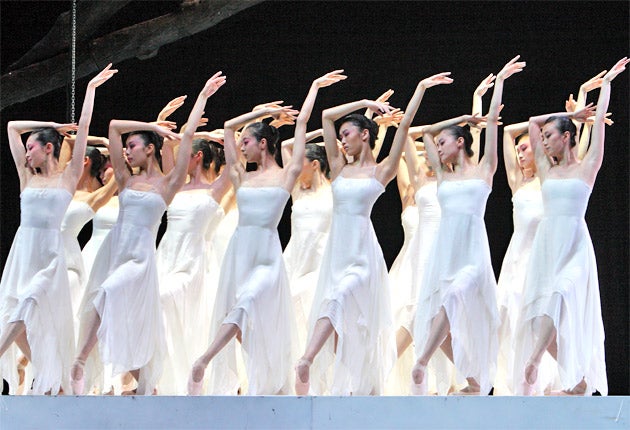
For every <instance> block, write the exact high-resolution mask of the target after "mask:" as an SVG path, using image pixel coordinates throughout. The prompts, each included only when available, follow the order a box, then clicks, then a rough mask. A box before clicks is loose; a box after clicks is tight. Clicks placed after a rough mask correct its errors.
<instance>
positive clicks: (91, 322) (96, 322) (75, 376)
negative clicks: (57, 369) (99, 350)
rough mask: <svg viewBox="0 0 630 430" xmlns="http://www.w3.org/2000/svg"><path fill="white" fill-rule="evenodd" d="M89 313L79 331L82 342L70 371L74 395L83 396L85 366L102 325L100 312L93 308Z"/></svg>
mask: <svg viewBox="0 0 630 430" xmlns="http://www.w3.org/2000/svg"><path fill="white" fill-rule="evenodd" d="M88 312H89V315H88V316H87V317H86V320H85V321H86V322H85V323H84V324H83V325H82V326H81V328H80V331H79V333H80V334H79V339H80V342H81V344H80V345H79V348H78V351H79V354H78V355H77V357H76V359H75V360H74V364H73V365H72V369H71V370H70V378H71V381H70V383H71V385H72V390H73V391H74V394H83V388H84V387H83V383H84V381H83V367H84V366H85V362H86V360H87V358H88V356H89V355H90V352H92V349H94V347H95V346H96V343H97V342H98V338H97V337H96V333H97V331H98V328H99V326H100V325H101V317H100V316H99V314H98V312H96V309H95V308H94V307H92V309H91V310H89V311H88Z"/></svg>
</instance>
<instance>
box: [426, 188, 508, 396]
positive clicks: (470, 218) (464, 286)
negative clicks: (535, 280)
mask: <svg viewBox="0 0 630 430" xmlns="http://www.w3.org/2000/svg"><path fill="white" fill-rule="evenodd" d="M490 192H491V188H490V186H489V185H488V184H487V183H486V182H485V181H484V180H481V179H467V180H452V181H442V183H441V184H439V186H438V200H439V202H440V207H441V210H442V215H441V220H440V227H439V230H438V233H437V236H436V240H435V241H434V242H433V248H432V251H431V256H430V258H429V261H428V265H427V267H426V270H425V272H424V275H423V281H422V284H421V286H420V291H419V294H418V295H419V297H418V308H417V311H416V319H415V324H414V339H415V348H416V357H419V356H420V355H421V354H422V352H423V350H424V347H425V345H426V342H427V338H428V334H429V329H430V326H431V321H432V320H433V318H434V317H435V316H436V315H437V313H438V312H439V311H440V309H441V308H444V309H445V311H446V315H447V317H448V320H449V324H450V333H451V338H452V347H453V359H454V364H455V368H456V369H457V372H458V376H459V379H461V378H462V377H473V378H475V379H476V380H477V382H478V383H479V385H480V386H481V393H482V394H487V393H488V392H489V391H490V388H491V387H492V383H493V379H494V372H495V370H496V357H497V348H498V326H499V316H498V311H497V303H496V280H495V278H494V273H493V271H492V262H491V259H490V248H489V245H488V236H487V234H486V227H485V224H484V220H483V216H484V212H485V209H486V202H487V199H488V196H489V194H490ZM444 360H445V355H444V354H441V353H440V354H434V355H433V357H432V359H431V361H430V365H431V367H432V368H433V369H436V370H435V375H434V376H435V379H436V382H435V383H436V385H437V386H436V388H437V392H438V394H440V395H445V394H447V392H448V390H449V388H450V387H451V386H452V380H453V375H450V374H448V372H447V371H445V370H444V369H448V364H446V363H443V361H444Z"/></svg>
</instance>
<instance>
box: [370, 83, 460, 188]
mask: <svg viewBox="0 0 630 430" xmlns="http://www.w3.org/2000/svg"><path fill="white" fill-rule="evenodd" d="M450 74H451V72H443V73H438V74H437V75H433V76H431V77H428V78H426V79H423V80H421V81H420V82H419V83H418V86H417V87H416V91H415V92H414V94H413V96H412V97H411V100H409V104H408V105H407V109H406V110H405V115H404V116H403V119H402V121H400V124H399V126H398V129H397V130H396V134H395V135H394V140H393V142H392V147H391V149H390V150H389V154H388V155H387V157H386V158H385V159H384V160H383V161H381V162H380V163H379V165H378V170H377V179H378V180H379V181H381V183H382V184H383V185H387V183H389V181H391V180H392V179H393V178H394V176H395V175H396V172H397V171H398V163H399V160H400V157H401V155H402V151H403V148H404V145H405V141H406V139H407V134H408V132H409V127H411V123H412V122H413V119H414V117H415V116H416V113H417V112H418V108H419V107H420V103H421V102H422V98H423V96H424V92H425V90H426V89H427V88H431V87H433V86H435V85H441V84H450V83H451V82H453V80H452V79H451V78H449V77H448V75H450Z"/></svg>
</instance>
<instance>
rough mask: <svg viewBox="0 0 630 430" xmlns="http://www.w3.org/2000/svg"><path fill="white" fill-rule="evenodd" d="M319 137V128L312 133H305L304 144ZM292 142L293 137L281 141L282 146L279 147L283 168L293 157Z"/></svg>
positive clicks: (320, 134) (320, 133) (320, 131)
mask: <svg viewBox="0 0 630 430" xmlns="http://www.w3.org/2000/svg"><path fill="white" fill-rule="evenodd" d="M321 136H322V129H321V128H319V129H317V130H314V131H309V132H308V133H306V143H308V142H310V141H312V140H313V139H317V138H318V137H321ZM294 140H295V137H292V138H290V139H287V140H283V141H282V144H281V145H280V150H281V153H282V154H281V155H282V165H283V166H286V165H287V164H288V163H289V161H290V160H291V157H292V156H293V141H294Z"/></svg>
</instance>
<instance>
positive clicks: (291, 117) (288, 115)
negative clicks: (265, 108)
mask: <svg viewBox="0 0 630 430" xmlns="http://www.w3.org/2000/svg"><path fill="white" fill-rule="evenodd" d="M299 113H300V111H299V110H296V109H293V106H278V107H270V110H269V114H270V115H271V116H272V117H273V121H271V123H270V125H273V126H274V127H276V128H278V127H281V126H283V125H290V124H295V119H296V117H297V116H298V114H299Z"/></svg>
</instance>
